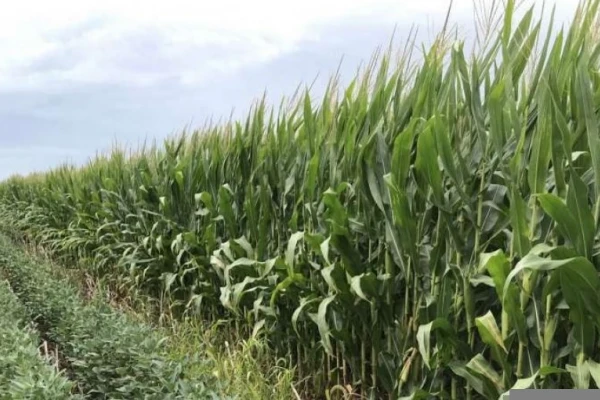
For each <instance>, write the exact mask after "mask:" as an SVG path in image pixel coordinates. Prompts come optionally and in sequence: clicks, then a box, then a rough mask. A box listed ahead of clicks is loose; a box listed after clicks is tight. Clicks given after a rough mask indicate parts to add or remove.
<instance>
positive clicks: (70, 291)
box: [0, 238, 216, 399]
mask: <svg viewBox="0 0 600 400" xmlns="http://www.w3.org/2000/svg"><path fill="white" fill-rule="evenodd" d="M0 268H1V269H2V270H3V271H5V272H6V274H7V275H8V277H9V279H10V281H11V283H12V284H13V287H14V288H15V291H16V293H17V294H18V296H19V298H20V299H21V300H22V302H23V304H24V306H25V307H26V309H27V313H28V315H29V316H32V317H36V318H37V322H38V324H39V326H40V329H43V330H44V331H46V332H47V335H48V338H49V339H50V340H52V341H53V342H55V343H57V344H58V345H59V346H60V348H61V350H62V352H63V354H64V356H65V358H66V360H67V362H68V369H69V370H70V372H71V374H72V376H73V378H74V379H75V380H76V381H77V382H78V384H79V386H80V388H81V390H82V391H83V392H84V393H85V394H86V395H88V396H91V398H111V399H142V398H144V399H204V398H206V399H210V398H212V392H211V391H210V390H209V388H207V387H206V384H207V383H212V384H216V381H215V380H214V379H211V378H210V377H206V378H207V379H206V382H192V381H189V380H187V379H186V378H185V366H186V363H185V360H183V361H182V362H175V361H170V360H168V359H167V358H166V357H165V355H164V352H163V350H162V340H161V339H160V338H159V337H157V336H156V335H155V334H154V333H153V331H152V329H151V328H150V327H147V326H144V325H142V324H141V323H137V322H133V321H130V320H128V318H127V317H126V316H125V315H124V314H121V313H118V312H115V311H114V310H112V309H111V308H110V307H109V306H108V305H106V304H104V303H103V302H101V301H98V300H96V301H93V302H91V303H89V304H85V303H84V302H83V301H82V300H81V299H80V298H79V294H78V292H77V291H76V290H75V289H74V288H73V287H72V286H71V285H70V284H69V283H68V282H67V281H65V280H63V279H59V278H57V277H55V276H53V275H52V271H51V269H49V267H48V266H47V265H44V264H40V263H34V262H32V260H31V259H30V258H29V257H27V256H26V255H25V254H23V253H22V252H20V251H18V250H15V248H14V247H13V246H11V245H10V244H9V243H8V242H6V238H3V239H2V242H1V243H0ZM209 381H211V382H209Z"/></svg>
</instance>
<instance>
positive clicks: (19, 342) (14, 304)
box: [0, 282, 78, 400]
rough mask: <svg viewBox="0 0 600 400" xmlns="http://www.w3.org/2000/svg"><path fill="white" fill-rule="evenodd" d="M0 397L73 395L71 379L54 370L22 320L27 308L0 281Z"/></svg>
mask: <svg viewBox="0 0 600 400" xmlns="http://www.w3.org/2000/svg"><path fill="white" fill-rule="evenodd" d="M0 310H2V318H0V398H2V399H7V400H11V399H15V400H17V399H48V400H50V399H52V400H54V399H56V400H66V399H75V398H78V396H75V395H71V391H72V389H73V387H74V385H73V383H72V382H69V380H68V379H67V378H66V377H65V376H64V374H63V373H60V372H58V371H57V370H56V369H55V368H54V367H53V366H52V365H51V364H50V359H49V358H45V357H43V356H42V355H41V353H40V351H39V350H38V346H39V344H40V339H39V336H38V334H37V332H36V331H35V330H34V329H33V328H32V327H31V326H30V325H29V324H28V323H27V322H26V321H27V317H28V314H27V311H26V310H25V309H24V307H23V305H22V304H20V303H19V302H18V300H17V298H16V296H15V295H14V294H13V293H12V292H11V289H10V287H9V286H8V284H7V283H6V282H0Z"/></svg>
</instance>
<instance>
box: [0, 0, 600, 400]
mask: <svg viewBox="0 0 600 400" xmlns="http://www.w3.org/2000/svg"><path fill="white" fill-rule="evenodd" d="M494 3H496V2H494ZM598 4H599V2H598V1H583V2H582V3H581V5H580V6H579V9H578V11H577V12H576V14H575V17H574V20H573V22H572V23H571V24H570V25H569V26H567V27H563V28H560V27H556V26H555V25H554V24H553V23H552V21H553V17H554V15H553V12H552V11H551V10H549V9H548V8H546V9H545V10H544V11H545V14H544V15H545V17H544V19H540V18H538V15H539V14H538V11H539V10H538V9H533V8H532V9H529V10H522V9H521V10H520V11H518V12H520V17H519V18H518V19H517V18H516V17H515V15H516V13H517V11H515V7H516V6H515V3H514V1H507V2H506V5H505V8H503V9H496V10H495V11H496V12H494V9H493V7H491V6H490V7H488V6H489V5H488V6H486V7H483V8H482V9H481V10H480V12H479V14H478V20H477V28H478V29H477V30H476V31H477V35H476V36H475V37H474V40H473V41H472V42H473V43H470V45H469V46H470V47H472V49H473V51H472V52H471V53H470V54H467V51H466V50H465V46H464V43H463V42H462V41H459V40H457V35H455V32H454V31H453V30H452V29H450V27H449V26H446V27H445V29H444V30H443V31H442V32H441V33H440V35H439V36H438V37H437V38H436V39H435V40H434V41H433V43H432V44H431V46H430V47H429V48H424V50H423V52H422V53H421V54H418V55H417V54H416V50H414V49H415V48H417V46H415V43H414V36H413V37H410V38H409V39H408V41H407V44H406V46H405V47H404V49H400V52H399V54H398V56H397V57H396V56H395V55H394V53H393V52H392V51H390V52H388V53H386V54H384V55H382V56H380V57H378V58H376V59H374V61H373V63H371V64H369V65H368V66H367V67H366V69H365V70H364V71H363V72H362V74H361V75H359V76H357V78H356V79H355V80H353V81H352V82H351V83H350V84H349V85H348V86H347V87H346V88H344V89H343V90H342V89H341V88H340V87H339V85H338V84H337V82H338V81H337V80H336V79H333V80H332V81H331V83H330V85H329V86H328V88H327V90H326V91H325V94H324V95H323V97H322V99H320V101H318V102H315V99H314V98H311V96H310V94H309V93H305V94H304V95H300V94H298V95H297V96H295V97H294V98H292V99H290V100H289V101H285V102H283V103H282V105H281V107H280V108H279V109H271V108H269V107H267V105H266V102H265V101H264V100H263V101H261V102H258V103H257V104H256V106H255V108H254V109H253V111H252V112H251V113H250V114H249V116H248V118H247V119H246V120H245V121H239V122H238V121H231V122H229V123H226V124H222V125H218V126H207V127H206V128H204V129H203V130H201V131H197V132H194V133H192V134H189V135H183V136H181V137H176V138H172V139H168V140H167V141H165V143H164V145H163V146H158V145H153V146H147V147H144V148H141V149H139V150H138V151H136V152H133V153H127V152H126V151H125V150H122V149H118V148H117V149H114V151H113V152H112V153H110V154H107V155H101V156H99V157H97V158H95V159H94V160H92V161H90V162H89V164H88V165H86V166H84V167H82V168H76V167H72V166H63V167H60V168H57V169H54V170H52V171H49V172H47V173H40V174H35V175H31V176H28V177H25V178H23V177H15V178H12V179H9V180H8V181H6V182H4V183H2V184H1V185H0V220H2V221H3V222H4V224H5V226H6V227H8V228H7V230H8V231H10V232H11V234H13V235H15V236H17V237H19V238H25V239H26V240H29V241H33V242H35V243H36V244H39V245H42V246H43V247H44V248H45V249H46V250H47V251H49V252H51V253H52V254H53V255H54V256H56V257H60V258H62V260H63V261H64V262H65V263H71V264H73V263H76V264H77V265H80V266H81V267H82V268H86V269H88V271H89V272H90V273H93V274H95V275H96V276H98V277H102V278H103V279H106V280H107V281H109V282H110V283H111V284H112V285H114V287H117V288H119V289H120V290H123V291H126V292H128V293H137V294H139V295H140V296H145V297H146V296H147V298H148V299H154V300H155V301H157V302H160V304H161V307H162V309H163V310H164V309H166V307H169V308H170V309H171V310H173V312H175V313H187V314H194V315H196V316H197V317H198V318H204V319H208V320H216V319H221V318H230V319H232V320H234V321H235V323H236V324H237V326H238V328H239V330H240V331H241V332H247V333H248V334H251V333H253V334H262V335H263V336H264V337H265V338H266V340H268V341H269V343H270V344H271V345H272V346H273V348H274V349H275V350H276V351H277V352H278V353H279V354H280V355H281V356H282V357H284V358H286V359H287V360H288V362H289V363H290V364H293V365H295V366H296V367H297V368H296V369H297V371H298V374H299V377H301V378H305V377H308V379H302V382H305V383H306V385H307V387H308V389H307V390H312V391H313V392H314V393H316V394H317V395H322V394H323V393H324V391H325V390H331V391H332V392H336V393H344V392H346V393H348V392H353V393H355V392H358V393H360V394H361V395H364V396H368V397H371V398H381V397H386V398H387V397H389V398H397V397H407V396H408V397H410V398H416V399H421V398H427V397H429V396H438V397H445V398H451V399H462V398H467V399H472V398H486V399H496V398H498V397H499V396H500V395H502V394H503V393H505V392H506V391H508V390H509V389H510V388H511V387H515V386H516V387H536V388H559V387H560V388H563V387H576V388H588V387H594V386H598V380H599V379H600V370H599V369H598V364H596V362H595V361H598V360H599V357H600V351H599V350H598V348H599V346H598V345H599V341H598V338H599V328H600V307H599V305H600V299H599V293H600V291H599V290H598V289H599V288H600V280H599V278H598V272H597V271H598V265H599V259H598V257H597V254H598V253H599V250H600V245H599V244H598V243H599V242H598V240H597V238H598V227H599V219H600V133H599V126H598V122H599V117H598V110H599V108H600V73H599V57H600V45H599V44H598V43H600V42H599V41H598V29H597V27H598V20H599V18H598V17H599V13H598ZM149 301H151V300H149ZM163 306H164V307H163Z"/></svg>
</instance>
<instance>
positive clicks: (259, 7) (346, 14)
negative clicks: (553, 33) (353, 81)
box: [0, 0, 470, 90]
mask: <svg viewBox="0 0 600 400" xmlns="http://www.w3.org/2000/svg"><path fill="white" fill-rule="evenodd" d="M448 3H449V0H429V1H426V2H425V1H422V2H414V1H410V2H409V1H406V2H405V1H399V0H376V1H373V0H353V1H346V0H303V1H293V2H290V1H277V0H253V1H239V0H221V1H213V0H211V1H198V0H195V1H194V0H192V1H184V0H171V1H168V2H165V1H158V0H145V1H125V2H124V1H120V0H118V1H117V0H106V1H102V2H98V1H89V0H88V1H80V0H56V1H53V2H40V1H38V0H22V1H18V2H10V3H7V4H5V5H3V10H2V13H0V54H2V55H3V57H1V58H0V89H5V90H6V89H40V88H47V89H51V88H52V87H55V86H60V85H62V84H64V83H117V84H128V85H148V84H152V83H154V82H156V81H159V80H161V79H176V80H178V81H180V82H183V83H195V82H198V81H202V80H204V79H206V78H207V77H210V76H211V75H212V74H215V73H220V72H227V71H231V70H236V69H238V68H241V67H243V66H246V65H251V64H253V63H260V62H265V61H268V60H271V59H273V58H275V57H277V56H279V55H282V54H285V53H286V52H289V51H293V50H294V49H295V48H296V46H298V44H299V43H301V42H305V41H316V40H318V39H319V27H323V26H327V25H328V24H332V23H337V22H340V21H346V20H354V21H370V23H372V24H382V23H388V24H390V23H394V22H402V21H413V20H414V19H415V16H417V15H421V14H424V13H427V14H429V15H430V16H433V17H435V16H439V15H443V13H444V12H445V10H446V8H447V5H448ZM469 4H470V0H458V1H455V13H461V12H462V11H463V9H466V8H468V7H469ZM144 35H146V36H147V37H146V41H145V42H144V41H142V42H141V43H137V42H136V40H137V39H139V38H140V37H143V36H144ZM145 46H146V48H145ZM216 50H218V51H216ZM215 51H216V52H217V54H213V53H214V52H215ZM144 60H146V62H145V65H141V64H143V63H144ZM128 62H129V64H128ZM153 63H155V64H156V65H155V68H152V64H153Z"/></svg>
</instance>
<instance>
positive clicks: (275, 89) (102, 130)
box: [0, 0, 578, 179]
mask: <svg viewBox="0 0 600 400" xmlns="http://www.w3.org/2000/svg"><path fill="white" fill-rule="evenodd" d="M484 1H488V0H484ZM577 2H578V1H577V0H555V1H554V2H553V1H550V2H549V3H550V4H553V3H556V4H557V8H558V15H559V20H561V21H564V20H567V19H568V18H570V16H571V15H572V14H573V11H574V10H575V7H576V5H577ZM448 4H449V0H421V1H415V0H350V1H348V0H301V1H281V0H252V1H245V0H218V1H215V0H211V1H204V0H193V1H183V0H169V1H155V0H144V1H131V0H128V1H122V0H104V1H102V2H99V1H96V0H94V1H85V0H54V1H52V2H42V1H32V0H19V1H16V2H10V3H7V4H3V6H2V12H1V13H0V54H2V57H0V179H2V178H5V177H7V176H9V175H12V174H15V173H20V174H26V173H29V172H32V171H36V170H45V169H48V168H50V167H52V166H56V165H57V164H60V163H62V162H64V161H70V162H75V163H83V162H85V161H86V160H87V159H88V158H89V157H91V156H93V155H94V154H95V152H96V151H102V150H106V149H107V148H109V147H110V146H111V144H112V143H113V142H114V141H115V140H118V141H119V142H122V143H127V144H130V145H135V144H136V143H138V142H139V141H142V140H144V139H145V138H149V139H152V138H159V139H160V138H163V137H165V136H167V135H170V134H172V133H176V132H178V131H181V130H182V129H183V128H184V127H185V126H191V127H197V126H199V125H202V123H203V122H204V121H205V120H206V119H207V118H210V117H211V116H213V117H214V118H215V119H218V118H219V117H225V118H226V117H228V116H229V115H230V114H231V112H232V110H235V113H236V115H243V114H244V113H245V112H246V111H247V109H248V107H249V106H250V105H251V103H252V101H253V100H254V99H255V98H257V97H260V96H261V95H262V93H263V92H264V91H265V90H266V91H267V95H268V98H269V99H270V100H271V102H273V103H278V102H279V100H280V98H281V96H283V95H286V94H287V95H291V94H292V93H293V91H294V89H295V88H296V87H297V86H298V84H300V83H302V82H305V83H310V82H312V81H313V80H314V78H315V77H316V76H317V75H319V76H321V77H323V79H322V80H321V81H318V83H317V89H318V87H319V85H323V82H325V78H327V77H328V76H330V75H331V74H332V73H334V72H335V71H336V70H337V68H338V65H339V63H340V60H341V59H342V57H343V63H342V65H341V74H342V77H343V78H349V77H352V76H353V75H354V73H355V71H356V68H357V67H358V66H359V64H360V63H361V62H364V61H368V59H369V57H370V56H371V54H372V53H373V51H374V50H375V48H376V47H377V46H387V44H388V42H389V40H390V38H391V36H392V33H393V31H394V27H396V34H395V37H396V40H395V43H396V44H397V45H398V46H399V45H400V44H402V43H403V38H405V37H406V36H407V34H408V32H409V30H410V28H411V26H412V25H413V24H414V25H416V26H417V27H418V28H419V30H420V33H421V34H420V36H419V39H421V40H427V39H428V38H430V37H431V34H432V32H434V31H435V30H436V28H440V27H441V26H442V24H443V20H444V17H445V13H446V10H447V7H448ZM451 18H452V21H453V22H455V23H457V24H458V25H459V27H461V28H462V31H463V33H464V34H465V35H469V34H472V26H473V22H472V21H473V5H472V0H455V1H454V7H453V11H452V14H451Z"/></svg>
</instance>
